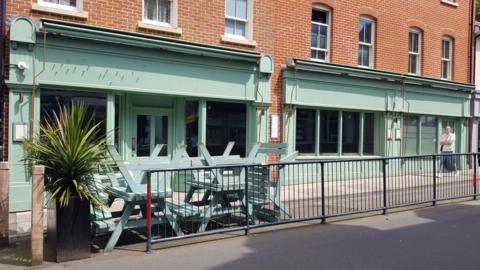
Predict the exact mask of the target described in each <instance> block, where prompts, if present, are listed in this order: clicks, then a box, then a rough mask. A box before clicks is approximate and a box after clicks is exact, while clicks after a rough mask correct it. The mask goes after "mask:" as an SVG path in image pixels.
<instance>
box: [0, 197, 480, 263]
mask: <svg viewBox="0 0 480 270" xmlns="http://www.w3.org/2000/svg"><path fill="white" fill-rule="evenodd" d="M479 226H480V201H471V202H464V203H458V204H451V205H442V206H438V207H432V208H423V209H417V210H415V211H408V212H398V213H392V214H388V215H386V216H372V217H367V218H361V219H352V220H346V221H340V222H335V223H328V224H327V225H313V226H307V227H300V228H292V229H286V230H277V231H273V232H266V233H252V234H251V235H249V236H246V237H243V236H242V237H235V238H229V239H224V240H219V241H211V242H204V243H199V244H193V245H187V246H180V247H173V248H167V249H160V250H155V251H154V252H153V253H152V254H145V253H144V252H142V251H141V249H143V247H144V245H140V246H139V245H134V246H127V247H123V248H122V249H116V250H115V251H114V252H113V253H111V254H109V255H103V254H96V255H95V256H94V257H93V258H91V259H88V260H82V261H75V262H69V263H64V264H45V265H43V266H41V267H37V268H35V269H82V270H83V269H89V270H95V269H101V270H109V269H112V270H113V269H115V270H121V269H128V270H136V269H186V270H188V269H212V270H213V269H229V270H232V269H342V270H343V269H366V270H367V269H368V270H376V269H378V270H385V269H392V270H395V269H399V270H400V269H401V270H404V269H462V270H468V269H475V270H476V269H478V265H479V263H480V256H479V255H478V254H479V253H478V246H479V243H480V232H479V230H478V228H479ZM156 247H158V246H156ZM0 269H9V268H7V267H6V266H5V265H1V264H0ZM12 269H13V268H12ZM16 269H21V268H20V267H19V268H16Z"/></svg>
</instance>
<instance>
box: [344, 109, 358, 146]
mask: <svg viewBox="0 0 480 270" xmlns="http://www.w3.org/2000/svg"><path fill="white" fill-rule="evenodd" d="M359 142H360V113H358V112H343V119H342V154H358V153H359V150H360V149H359Z"/></svg>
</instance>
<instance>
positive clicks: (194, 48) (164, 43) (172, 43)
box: [39, 19, 261, 62]
mask: <svg viewBox="0 0 480 270" xmlns="http://www.w3.org/2000/svg"><path fill="white" fill-rule="evenodd" d="M40 22H41V27H40V29H39V31H40V32H43V31H46V32H47V33H51V34H59V35H63V36H70V37H75V38H84V39H90V40H97V41H103V42H110V43H115V44H123V45H128V46H138V47H146V48H155V49H162V50H167V51H172V52H180V53H187V54H194V55H201V56H208V57H216V58H224V59H233V60H242V61H249V62H259V61H260V58H261V54H260V53H258V52H253V51H247V50H239V49H231V48H226V47H220V46H213V45H205V44H200V43H194V42H187V41H181V40H177V39H171V38H165V37H159V36H155V35H148V34H143V33H135V32H127V31H121V30H115V29H111V28H105V27H99V26H92V25H87V24H80V23H73V22H64V21H59V20H51V19H40Z"/></svg>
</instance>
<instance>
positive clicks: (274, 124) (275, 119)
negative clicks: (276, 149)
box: [270, 114, 280, 139]
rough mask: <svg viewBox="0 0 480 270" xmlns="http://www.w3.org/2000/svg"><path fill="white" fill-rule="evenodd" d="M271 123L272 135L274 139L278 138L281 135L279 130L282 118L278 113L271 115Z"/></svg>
mask: <svg viewBox="0 0 480 270" xmlns="http://www.w3.org/2000/svg"><path fill="white" fill-rule="evenodd" d="M270 124H271V129H270V131H271V132H270V137H271V138H272V139H278V138H279V137H280V132H279V125H280V118H279V116H278V114H273V115H272V116H271V120H270Z"/></svg>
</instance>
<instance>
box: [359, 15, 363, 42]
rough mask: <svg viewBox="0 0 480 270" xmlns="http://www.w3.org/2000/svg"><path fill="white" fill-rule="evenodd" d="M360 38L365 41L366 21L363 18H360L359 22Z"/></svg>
mask: <svg viewBox="0 0 480 270" xmlns="http://www.w3.org/2000/svg"><path fill="white" fill-rule="evenodd" d="M358 40H359V41H360V42H365V22H364V21H363V20H360V23H359V24H358Z"/></svg>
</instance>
